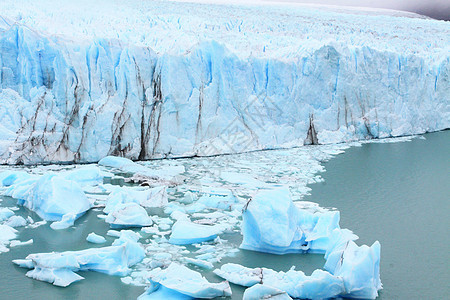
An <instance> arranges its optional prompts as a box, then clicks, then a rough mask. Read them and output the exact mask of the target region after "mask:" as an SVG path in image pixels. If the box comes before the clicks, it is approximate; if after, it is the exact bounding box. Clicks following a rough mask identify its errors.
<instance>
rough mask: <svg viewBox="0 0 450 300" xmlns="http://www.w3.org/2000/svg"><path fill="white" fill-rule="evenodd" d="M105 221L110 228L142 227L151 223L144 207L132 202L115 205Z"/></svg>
mask: <svg viewBox="0 0 450 300" xmlns="http://www.w3.org/2000/svg"><path fill="white" fill-rule="evenodd" d="M105 221H106V222H107V223H109V224H110V226H111V228H124V227H143V226H151V225H152V224H153V221H152V219H151V218H150V217H149V216H148V213H147V211H146V210H145V208H143V207H142V206H140V205H139V204H136V203H134V202H130V203H124V204H119V205H116V206H115V207H114V209H113V210H112V211H111V212H110V213H109V214H108V216H107V217H106V219H105Z"/></svg>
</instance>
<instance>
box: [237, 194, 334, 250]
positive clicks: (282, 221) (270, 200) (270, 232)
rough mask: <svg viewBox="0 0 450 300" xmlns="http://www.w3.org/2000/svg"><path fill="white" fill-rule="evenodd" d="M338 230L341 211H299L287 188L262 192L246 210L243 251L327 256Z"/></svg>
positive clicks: (244, 215)
mask: <svg viewBox="0 0 450 300" xmlns="http://www.w3.org/2000/svg"><path fill="white" fill-rule="evenodd" d="M274 224H276V226H274ZM336 228H339V212H338V211H326V210H316V211H310V209H299V208H298V207H297V206H296V205H294V203H293V202H292V199H291V195H290V192H289V189H288V188H278V189H273V190H267V191H262V192H260V193H258V194H257V195H256V196H255V197H254V198H253V199H252V200H250V201H249V202H248V203H247V206H246V208H245V210H244V213H243V225H242V234H243V236H244V239H243V241H242V244H241V246H240V248H242V249H248V250H255V251H261V252H269V253H275V254H283V253H296V252H318V253H325V251H326V250H327V249H328V244H329V236H330V234H331V232H332V231H333V230H334V229H336Z"/></svg>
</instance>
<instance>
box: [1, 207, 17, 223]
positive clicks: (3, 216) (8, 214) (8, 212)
mask: <svg viewBox="0 0 450 300" xmlns="http://www.w3.org/2000/svg"><path fill="white" fill-rule="evenodd" d="M12 216H14V212H13V211H12V210H10V209H9V208H7V207H0V222H2V221H5V220H7V219H9V218H10V217H12Z"/></svg>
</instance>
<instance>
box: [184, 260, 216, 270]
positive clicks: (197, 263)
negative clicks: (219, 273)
mask: <svg viewBox="0 0 450 300" xmlns="http://www.w3.org/2000/svg"><path fill="white" fill-rule="evenodd" d="M184 260H185V261H186V262H187V263H189V264H191V265H195V266H197V267H200V268H203V269H208V270H210V269H212V268H214V265H213V264H212V263H210V262H209V261H206V260H202V259H195V258H189V257H186V258H185V259H184Z"/></svg>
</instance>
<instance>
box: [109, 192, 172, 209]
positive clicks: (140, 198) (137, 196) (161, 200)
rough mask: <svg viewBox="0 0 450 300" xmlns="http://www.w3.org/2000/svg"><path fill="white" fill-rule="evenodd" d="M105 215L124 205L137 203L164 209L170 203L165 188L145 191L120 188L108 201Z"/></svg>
mask: <svg viewBox="0 0 450 300" xmlns="http://www.w3.org/2000/svg"><path fill="white" fill-rule="evenodd" d="M106 201H107V202H106V207H105V209H104V212H105V213H109V212H111V211H112V210H113V209H114V207H115V206H117V205H119V204H124V203H136V204H139V205H141V206H144V207H163V206H165V205H166V204H167V203H168V198H167V190H166V187H165V186H160V187H155V188H151V189H145V190H135V189H131V188H127V189H124V188H120V189H116V190H114V191H113V192H112V193H111V194H110V195H109V196H108V198H107V200H106Z"/></svg>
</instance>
